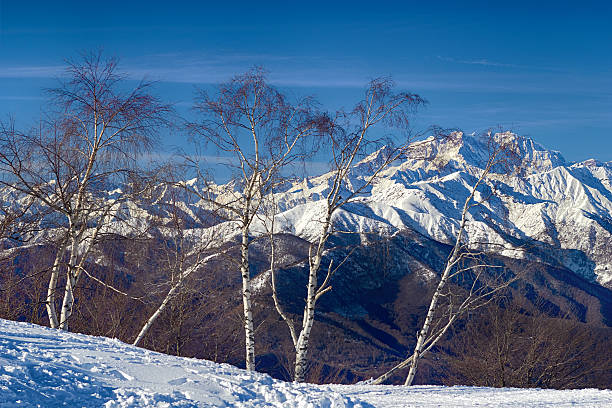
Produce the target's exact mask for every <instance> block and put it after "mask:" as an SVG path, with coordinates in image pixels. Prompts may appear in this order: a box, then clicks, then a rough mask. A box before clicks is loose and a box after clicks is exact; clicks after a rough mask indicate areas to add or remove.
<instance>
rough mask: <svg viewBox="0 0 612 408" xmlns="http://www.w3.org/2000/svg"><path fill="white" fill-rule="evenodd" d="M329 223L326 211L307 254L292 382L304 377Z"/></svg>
mask: <svg viewBox="0 0 612 408" xmlns="http://www.w3.org/2000/svg"><path fill="white" fill-rule="evenodd" d="M330 223H331V213H330V212H328V214H327V217H326V219H325V223H324V224H323V228H322V231H321V236H320V238H319V243H318V245H317V250H316V252H315V255H314V258H312V257H311V255H310V254H309V255H308V265H309V272H308V289H307V295H306V306H305V307H304V316H303V319H302V330H301V331H300V336H299V337H298V341H297V343H296V345H295V372H294V376H293V381H294V382H304V379H305V377H306V363H307V362H308V346H309V341H310V332H311V330H312V325H313V324H314V319H315V306H316V302H317V299H318V297H319V296H320V295H321V294H323V293H324V292H321V291H318V290H317V274H318V272H319V268H320V267H321V258H322V257H323V249H324V248H325V243H326V242H327V238H328V236H329V235H328V232H329V226H330ZM328 278H329V273H328ZM326 280H327V279H326ZM319 289H323V290H325V291H326V290H327V289H326V288H323V287H321V288H319Z"/></svg>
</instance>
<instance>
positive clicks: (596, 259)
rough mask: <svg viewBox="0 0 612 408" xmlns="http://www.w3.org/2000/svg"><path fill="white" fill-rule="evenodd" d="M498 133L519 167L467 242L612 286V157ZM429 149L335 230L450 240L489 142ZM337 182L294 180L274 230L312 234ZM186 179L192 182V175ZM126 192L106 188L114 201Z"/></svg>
mask: <svg viewBox="0 0 612 408" xmlns="http://www.w3.org/2000/svg"><path fill="white" fill-rule="evenodd" d="M496 137H497V138H498V139H500V138H502V139H511V140H512V141H514V142H515V145H516V146H517V147H518V155H519V156H520V157H519V158H520V163H521V164H520V166H521V168H520V170H521V171H520V173H517V172H512V174H503V172H504V169H503V168H494V169H493V174H491V177H490V178H489V179H488V180H487V181H486V183H485V185H484V186H483V187H482V188H481V189H480V190H479V194H477V196H476V199H477V200H483V203H482V205H480V206H478V207H475V208H473V209H472V211H471V213H470V216H469V224H468V226H467V239H469V240H470V241H472V242H487V243H495V244H499V246H497V249H496V250H497V253H498V254H499V255H503V256H507V257H512V258H530V259H532V260H537V261H539V262H544V263H547V264H549V265H552V266H561V267H564V268H567V269H569V270H571V271H573V272H574V273H576V274H577V275H579V276H581V277H582V278H585V279H586V280H588V281H590V282H597V283H599V284H601V285H603V286H606V287H610V286H612V250H611V249H610V248H611V244H612V162H607V163H601V162H597V161H595V160H592V159H591V160H586V161H583V162H579V163H569V162H567V161H566V160H565V159H564V158H563V157H562V155H561V154H560V153H559V152H556V151H550V150H547V149H545V148H544V147H542V146H541V145H539V144H537V143H536V142H534V141H533V140H532V139H530V138H527V137H523V136H519V135H516V134H513V133H500V134H497V135H496ZM425 146H426V149H427V153H428V154H427V156H428V157H427V159H423V158H415V159H408V160H403V161H397V162H395V163H393V165H391V166H390V167H388V168H387V169H386V170H385V171H384V172H382V173H381V174H380V177H379V178H378V179H377V180H376V181H375V182H374V183H373V184H372V185H371V186H368V187H367V188H366V189H364V191H363V193H362V194H360V196H359V197H358V198H357V199H356V200H354V201H353V202H351V203H349V204H347V205H345V206H344V207H343V208H341V209H340V210H339V211H337V212H336V213H335V217H334V223H335V226H336V229H337V230H339V231H351V232H357V231H359V232H385V233H388V234H393V233H394V232H396V231H402V230H414V231H416V232H418V233H420V234H422V235H424V236H425V237H428V238H430V239H432V240H434V241H438V242H441V243H451V242H453V240H454V238H455V236H456V231H457V228H458V225H459V217H460V212H461V207H462V205H463V203H464V201H465V199H466V197H467V196H468V195H469V193H470V190H471V188H472V185H473V184H474V182H475V181H476V179H477V177H478V176H479V175H480V174H481V173H482V169H483V167H484V165H485V164H486V161H487V158H488V145H487V142H486V141H485V140H484V139H483V138H482V137H479V136H476V135H468V134H463V133H457V134H455V135H454V137H451V138H448V139H441V140H432V141H431V143H428V144H426V145H425ZM384 152H385V149H384V148H383V149H381V150H379V151H377V152H375V153H373V154H372V155H370V156H369V157H367V158H365V159H364V160H362V161H361V162H359V163H357V164H356V165H355V166H354V167H353V168H352V170H351V172H350V174H349V178H348V180H347V182H346V184H345V185H344V186H343V187H344V188H345V189H346V190H347V191H346V193H345V194H347V195H348V194H350V192H351V191H354V190H355V189H358V188H359V187H360V186H362V185H363V184H364V180H365V178H366V177H367V176H368V175H369V172H370V169H371V166H370V165H371V163H372V162H375V161H376V160H377V159H379V158H380V157H381V156H382V155H383V154H384ZM420 156H422V155H420ZM331 182H332V174H331V173H327V174H322V175H319V176H313V177H308V178H305V179H303V180H299V181H296V182H294V183H292V184H289V185H288V186H285V189H284V190H283V191H282V192H278V193H276V202H277V203H278V205H279V208H280V210H281V211H280V213H279V214H278V215H277V216H276V229H277V231H279V232H284V233H289V234H292V235H295V236H298V237H300V238H303V239H306V240H312V239H313V238H315V237H316V236H317V234H319V229H320V223H318V222H317V220H319V219H321V218H322V216H323V211H324V202H323V199H324V197H325V194H326V193H327V192H328V191H329V190H328V189H329V187H330V183H331ZM188 183H189V184H191V185H193V187H194V188H196V184H197V181H196V180H191V181H189V182H188ZM207 187H209V188H210V187H211V185H210V184H208V185H207ZM236 189H237V187H236V186H235V185H232V184H227V185H213V190H212V191H213V193H212V194H213V195H214V196H216V199H217V200H220V201H225V202H228V203H229V202H232V201H233V200H235V199H236V195H235V193H234V192H235V191H236ZM120 191H121V190H120V189H118V190H113V191H111V192H109V199H112V198H113V197H114V196H115V195H116V194H117V192H120ZM167 191H168V190H167V189H166V188H164V189H160V191H159V192H158V193H159V194H160V197H159V198H158V199H156V200H153V201H152V202H151V203H150V204H149V205H147V206H144V207H143V205H142V204H135V203H134V202H130V201H127V202H124V203H122V204H121V205H120V206H117V209H116V210H117V211H118V212H123V213H124V215H123V216H122V217H120V218H121V219H123V220H124V221H122V222H118V223H115V228H117V229H126V225H130V224H135V225H136V226H138V225H139V224H140V223H142V222H144V221H146V220H147V219H148V218H150V216H151V214H152V213H155V212H157V213H159V212H163V209H160V208H159V206H157V205H158V204H159V203H162V202H163V201H164V200H165V197H164V195H165V193H167ZM485 197H487V199H486V200H485V199H484V198H485ZM19 200H21V201H23V202H27V199H25V198H19V197H14V193H11V192H7V191H6V190H4V192H3V198H2V201H3V202H4V203H10V205H16V204H15V203H16V202H18V201H19ZM156 206H157V207H156ZM180 207H181V209H182V211H184V216H185V218H186V219H187V224H186V225H187V228H189V229H190V230H191V231H190V234H192V236H194V237H196V238H197V237H198V236H200V235H201V234H205V233H208V234H209V236H214V237H216V238H217V239H221V240H228V239H231V238H232V236H233V235H234V234H236V233H237V230H236V225H235V224H234V223H231V222H227V223H223V222H221V223H217V221H215V222H212V223H213V224H216V225H215V227H214V231H212V230H211V229H210V225H211V220H210V219H209V220H208V221H207V224H206V225H204V224H203V223H202V219H201V217H198V216H196V214H198V213H199V214H201V213H202V209H203V208H205V205H204V204H202V203H184V204H182V205H181V206H180ZM145 223H146V222H145ZM128 230H129V228H128ZM263 230H264V228H263V225H262V221H260V220H255V222H254V225H253V232H254V233H256V232H257V231H259V232H261V231H263ZM517 249H518V250H517Z"/></svg>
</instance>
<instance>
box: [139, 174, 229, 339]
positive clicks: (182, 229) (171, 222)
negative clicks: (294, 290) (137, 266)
mask: <svg viewBox="0 0 612 408" xmlns="http://www.w3.org/2000/svg"><path fill="white" fill-rule="evenodd" d="M172 178H173V179H176V175H174V177H172ZM183 186H186V184H185V182H184V181H165V182H163V183H162V184H160V186H159V187H158V188H159V189H161V190H162V191H161V192H159V197H158V198H156V200H155V206H156V207H158V208H159V211H160V212H161V214H160V216H159V218H160V219H159V220H158V221H157V222H158V223H159V224H161V225H160V226H159V227H158V230H159V231H158V234H159V236H160V241H161V244H162V245H161V247H160V248H159V251H158V253H160V256H161V258H162V260H161V267H162V268H163V269H164V270H165V272H167V274H168V275H169V279H168V282H164V284H163V287H168V288H169V289H167V291H166V294H165V295H164V297H163V300H162V301H161V303H159V305H158V306H157V307H156V308H155V309H153V313H152V314H151V315H150V316H149V318H148V319H147V320H146V321H145V323H144V324H143V326H142V327H141V329H140V331H139V332H138V335H137V336H136V339H135V340H134V342H133V343H132V344H133V345H135V346H137V345H138V344H139V343H140V342H141V341H142V340H143V338H144V337H145V336H146V335H147V333H148V332H149V330H150V329H151V327H152V326H153V324H154V323H155V322H156V321H157V320H158V318H159V317H160V316H161V315H162V313H164V311H165V310H166V309H167V308H168V306H169V305H171V303H172V301H173V300H174V299H175V298H177V297H178V296H179V295H180V294H181V292H182V291H183V290H185V289H186V287H185V286H186V285H187V281H188V279H189V278H190V277H192V276H194V275H196V274H197V273H200V272H201V270H202V269H205V267H206V264H207V263H209V262H211V261H213V260H216V259H217V258H219V256H220V255H222V254H223V253H224V252H225V251H224V250H221V249H219V248H217V247H215V245H216V244H219V241H218V240H217V239H216V238H217V230H216V228H215V226H214V225H213V226H210V227H208V228H202V232H199V233H198V234H197V235H196V234H194V233H192V231H189V229H188V228H187V225H186V224H187V220H186V219H185V217H186V215H185V212H184V210H185V208H184V207H185V206H188V205H191V206H192V208H193V204H194V199H198V198H199V197H198V196H196V195H194V194H192V192H193V191H194V186H193V184H192V183H190V188H182V187H183ZM196 212H197V214H196ZM190 213H191V214H190V215H191V216H193V217H194V218H195V219H194V220H192V222H198V223H199V224H200V225H208V224H212V223H213V222H212V220H211V219H212V218H216V214H214V213H210V212H208V211H197V209H194V210H193V211H190Z"/></svg>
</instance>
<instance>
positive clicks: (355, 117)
mask: <svg viewBox="0 0 612 408" xmlns="http://www.w3.org/2000/svg"><path fill="white" fill-rule="evenodd" d="M393 87H394V84H393V82H392V81H391V80H390V79H388V78H381V79H376V80H373V81H372V82H371V83H370V84H369V87H368V88H367V90H366V92H365V95H364V99H363V100H362V101H360V102H359V103H357V105H356V106H355V108H354V109H353V110H352V111H350V112H338V113H337V114H336V117H335V121H334V126H332V127H330V128H329V132H328V133H327V139H326V142H325V144H326V145H327V146H329V154H330V155H331V161H330V164H331V171H330V173H329V180H328V185H329V188H328V190H327V192H326V193H325V196H324V198H323V209H322V214H321V216H320V217H319V218H318V219H316V220H313V222H318V223H319V233H318V234H317V235H318V236H317V238H316V240H315V241H314V242H312V243H311V244H310V246H309V250H308V257H307V265H308V283H307V287H306V299H305V300H306V302H305V306H304V311H303V314H302V322H301V327H297V325H296V324H295V323H294V322H293V321H292V320H291V318H290V317H289V316H288V315H287V313H285V312H284V310H283V308H282V305H281V304H280V301H279V299H278V294H277V292H276V281H275V279H276V276H275V268H276V266H275V260H274V258H275V252H274V251H275V249H274V248H275V246H274V238H273V237H271V238H270V242H271V263H270V269H271V272H272V273H271V280H272V296H273V298H274V304H275V307H276V309H277V311H278V313H279V315H280V316H281V318H282V319H283V320H284V321H285V322H286V323H287V325H288V327H289V331H290V334H291V338H292V341H293V345H294V348H295V365H294V381H295V382H303V381H304V380H305V376H306V368H307V363H308V352H309V343H310V335H311V331H312V326H313V324H314V321H315V309H316V304H317V301H318V300H319V299H320V298H321V296H323V295H324V294H325V293H327V292H329V291H330V290H331V289H332V286H331V278H332V276H333V275H334V273H335V272H336V271H337V270H338V269H339V268H340V267H341V266H342V264H343V263H344V262H345V261H346V259H347V257H344V258H343V259H342V260H341V261H339V262H338V263H336V264H334V261H333V259H332V260H331V261H330V262H329V263H328V264H327V265H322V261H323V257H324V255H326V254H327V253H328V251H329V250H330V248H328V246H327V243H328V240H329V238H330V237H331V236H332V235H334V234H336V233H338V232H341V231H338V230H336V229H335V228H334V225H333V217H334V214H335V213H336V212H337V211H338V210H339V209H340V208H342V206H344V205H346V204H347V203H349V202H352V201H354V200H355V199H356V198H357V197H359V196H360V195H361V194H362V193H363V192H364V190H365V189H367V188H368V187H369V186H371V185H372V183H373V182H374V181H375V180H376V179H377V177H379V175H380V173H381V172H383V171H384V170H385V169H386V168H388V166H389V165H390V164H391V163H393V162H394V161H396V160H398V159H400V158H402V157H406V156H407V155H410V153H411V152H416V151H421V148H422V147H423V145H424V144H427V143H429V141H425V142H417V143H416V144H410V141H412V140H411V138H410V137H408V138H407V139H406V140H403V141H402V143H400V144H399V145H397V146H395V147H394V146H393V145H392V143H391V142H392V141H391V140H386V141H385V142H386V147H385V149H383V150H381V151H379V155H378V157H377V159H376V160H370V161H369V162H368V163H367V165H368V169H367V171H365V172H364V173H365V176H363V177H362V178H360V180H359V181H357V179H356V178H354V177H351V171H352V169H353V166H354V165H355V164H356V163H357V161H359V160H360V159H361V158H364V157H365V156H366V155H367V154H368V153H371V152H372V149H373V148H375V147H380V146H381V140H382V139H380V137H377V136H375V135H373V134H372V130H373V128H375V127H376V126H377V125H379V126H380V125H383V126H386V127H387V129H389V128H392V129H393V130H394V131H395V132H400V131H407V130H409V125H410V119H411V116H412V114H413V113H414V111H415V109H416V108H417V107H419V106H421V105H423V104H424V103H425V100H424V99H422V98H421V97H420V96H418V95H416V94H412V93H407V92H397V93H396V92H394V89H393ZM407 135H408V136H410V134H409V133H407ZM350 253H351V252H350V251H349V255H350ZM321 269H323V270H324V271H323V273H322V274H321V273H320V272H321ZM298 329H299V330H298Z"/></svg>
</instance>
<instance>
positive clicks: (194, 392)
mask: <svg viewBox="0 0 612 408" xmlns="http://www.w3.org/2000/svg"><path fill="white" fill-rule="evenodd" d="M61 406H69V407H105V408H111V407H298V408H299V407H303V408H306V407H327V408H342V407H354V408H358V407H362V408H369V407H383V408H384V407H417V406H418V407H435V406H454V407H474V406H488V407H525V406H532V407H549V406H555V407H565V406H580V407H605V406H612V391H610V390H592V389H588V390H568V391H555V390H541V389H530V390H526V389H493V388H478V387H441V386H414V387H403V386H372V385H323V386H318V385H310V384H293V383H286V382H282V381H278V380H275V379H273V378H271V377H269V376H268V375H265V374H260V373H247V372H246V371H244V370H240V369H238V368H235V367H232V366H229V365H227V364H216V363H213V362H211V361H206V360H197V359H191V358H182V357H173V356H168V355H164V354H160V353H155V352H152V351H149V350H146V349H142V348H138V347H134V346H131V345H128V344H125V343H122V342H120V341H118V340H115V339H108V338H103V337H93V336H86V335H81V334H74V333H67V332H62V331H58V330H53V329H49V328H46V327H41V326H36V325H33V324H27V323H17V322H11V321H7V320H1V319H0V407H61Z"/></svg>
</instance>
